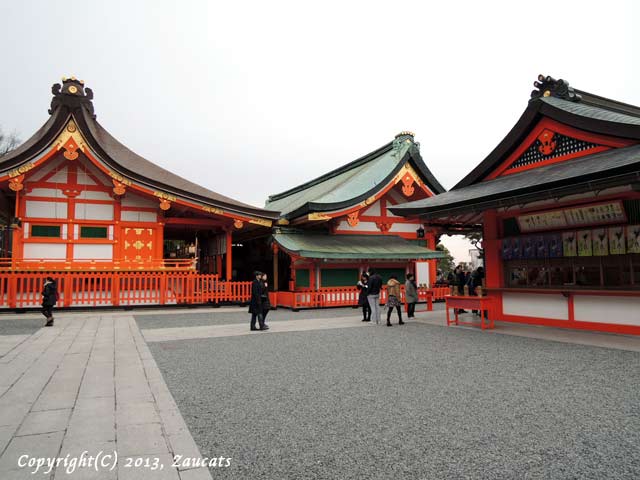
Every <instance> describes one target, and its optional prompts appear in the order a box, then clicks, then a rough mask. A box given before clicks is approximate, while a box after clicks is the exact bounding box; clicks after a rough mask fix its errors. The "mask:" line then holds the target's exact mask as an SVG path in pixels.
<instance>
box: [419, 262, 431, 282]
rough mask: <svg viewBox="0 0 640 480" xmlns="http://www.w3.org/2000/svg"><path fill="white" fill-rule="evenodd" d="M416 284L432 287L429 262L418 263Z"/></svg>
mask: <svg viewBox="0 0 640 480" xmlns="http://www.w3.org/2000/svg"><path fill="white" fill-rule="evenodd" d="M416 283H417V284H418V285H428V286H429V287H431V279H430V278H429V262H422V261H416Z"/></svg>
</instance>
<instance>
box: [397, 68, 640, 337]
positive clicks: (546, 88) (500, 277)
mask: <svg viewBox="0 0 640 480" xmlns="http://www.w3.org/2000/svg"><path fill="white" fill-rule="evenodd" d="M535 86H536V90H534V91H533V92H532V94H531V99H530V100H529V104H528V106H527V108H526V110H525V111H524V113H523V114H522V116H521V117H520V119H519V120H518V122H517V123H516V125H515V126H514V127H513V129H512V130H511V131H510V132H509V133H508V134H507V136H506V137H505V138H504V140H503V141H502V142H501V143H500V144H499V145H498V146H497V147H496V148H495V149H494V150H493V152H491V154H489V156H488V157H487V158H486V159H485V160H484V161H482V162H481V163H480V164H479V165H478V166H477V167H476V168H475V169H474V170H473V171H471V173H469V174H468V175H467V176H466V177H464V178H463V179H462V180H461V181H460V182H459V183H458V184H457V185H456V186H455V187H453V188H452V189H451V190H450V191H448V192H446V193H442V194H440V195H437V196H435V197H430V198H426V199H423V200H419V201H416V202H411V203H407V204H404V205H399V206H395V207H392V208H391V210H392V211H393V212H394V213H396V214H398V215H402V216H405V217H406V218H412V219H419V220H420V221H422V222H426V223H428V224H430V225H431V226H432V227H433V228H438V229H439V230H440V231H441V232H447V233H456V232H460V231H464V230H468V229H476V228H482V230H483V249H484V255H485V267H486V287H487V289H488V296H489V298H490V300H491V301H492V302H491V303H492V305H493V307H492V311H491V312H490V314H491V316H492V317H493V318H494V319H496V320H503V321H510V322H522V323H533V324H540V325H551V326H557V327H568V328H580V329H592V330H604V331H612V332H624V333H634V334H640V314H639V313H638V312H640V108H639V107H635V106H632V105H627V104H624V103H621V102H618V101H615V100H610V99H607V98H603V97H600V96H598V95H593V94H591V93H587V92H583V91H581V90H577V89H573V88H572V87H570V86H569V84H568V83H567V82H566V81H564V80H555V79H553V78H551V77H544V76H540V77H539V79H538V81H537V82H536V83H535Z"/></svg>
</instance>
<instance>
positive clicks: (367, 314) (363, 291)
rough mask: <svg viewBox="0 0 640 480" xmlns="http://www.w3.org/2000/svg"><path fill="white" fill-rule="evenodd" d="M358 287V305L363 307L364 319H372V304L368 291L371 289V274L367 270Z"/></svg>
mask: <svg viewBox="0 0 640 480" xmlns="http://www.w3.org/2000/svg"><path fill="white" fill-rule="evenodd" d="M356 287H357V288H358V292H359V293H358V305H359V306H361V307H362V321H363V322H370V321H371V306H370V305H369V299H368V298H367V292H368V291H369V275H367V273H366V272H364V273H363V274H362V276H361V277H360V281H359V282H358V284H357V285H356Z"/></svg>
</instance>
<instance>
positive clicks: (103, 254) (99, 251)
mask: <svg viewBox="0 0 640 480" xmlns="http://www.w3.org/2000/svg"><path fill="white" fill-rule="evenodd" d="M73 259H74V260H87V259H90V260H112V259H113V245H111V244H109V245H104V244H95V243H76V244H75V245H74V246H73Z"/></svg>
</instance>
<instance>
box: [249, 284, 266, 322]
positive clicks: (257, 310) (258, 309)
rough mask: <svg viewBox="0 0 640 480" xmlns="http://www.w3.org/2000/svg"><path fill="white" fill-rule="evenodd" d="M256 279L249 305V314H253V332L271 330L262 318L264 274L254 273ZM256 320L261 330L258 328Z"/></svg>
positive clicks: (252, 285)
mask: <svg viewBox="0 0 640 480" xmlns="http://www.w3.org/2000/svg"><path fill="white" fill-rule="evenodd" d="M253 275H254V279H253V282H252V283H251V302H250V303H249V313H250V314H251V330H252V331H255V330H269V327H267V326H266V325H265V324H264V317H263V316H262V288H263V286H264V283H263V282H262V272H254V274H253ZM256 319H258V323H259V325H260V328H259V329H258V328H256Z"/></svg>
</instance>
